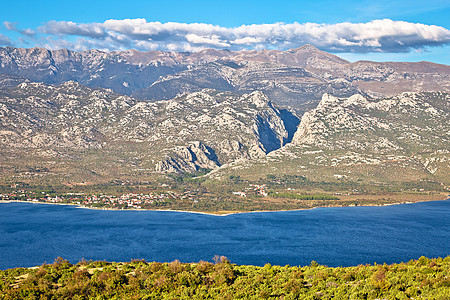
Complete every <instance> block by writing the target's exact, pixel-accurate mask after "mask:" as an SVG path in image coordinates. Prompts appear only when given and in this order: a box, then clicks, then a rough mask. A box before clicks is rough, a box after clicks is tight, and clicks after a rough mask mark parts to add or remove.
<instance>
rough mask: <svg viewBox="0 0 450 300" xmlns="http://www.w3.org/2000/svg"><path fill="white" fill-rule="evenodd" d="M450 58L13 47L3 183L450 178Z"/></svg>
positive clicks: (4, 95)
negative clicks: (194, 176) (178, 176)
mask: <svg viewBox="0 0 450 300" xmlns="http://www.w3.org/2000/svg"><path fill="white" fill-rule="evenodd" d="M449 92H450V67H449V66H446V65H438V64H433V63H429V62H419V63H394V62H390V63H378V62H369V61H360V62H355V63H350V62H348V61H346V60H343V59H341V58H339V57H337V56H335V55H332V54H329V53H326V52H324V51H321V50H319V49H317V48H315V47H313V46H311V45H305V46H303V47H300V48H297V49H292V50H288V51H277V50H258V51H257V50H254V51H235V52H233V51H226V50H212V49H208V50H203V51H200V52H197V53H178V52H160V51H153V52H139V51H136V50H127V51H116V52H102V51H99V50H90V51H83V52H73V51H69V50H54V51H50V50H46V49H41V48H33V49H19V48H10V47H6V48H0V147H1V150H0V159H1V166H0V168H1V174H2V181H3V182H8V183H10V182H15V181H27V182H33V183H40V182H50V183H52V182H58V183H86V182H104V181H108V180H114V179H123V180H142V179H145V178H154V177H158V176H163V174H168V173H169V174H170V173H192V172H196V171H199V170H206V171H211V170H212V172H210V174H209V175H208V176H209V177H210V178H217V179H220V178H226V177H227V176H229V175H230V174H233V175H239V176H247V177H258V176H259V177H261V176H263V177H264V176H267V175H270V174H273V173H276V174H291V175H302V176H306V177H307V178H311V179H314V180H328V181H336V180H353V181H358V180H364V181H369V182H381V181H386V180H394V181H395V180H398V181H417V180H432V181H433V180H434V181H438V182H440V183H442V184H444V185H448V184H449V183H450V178H449V175H448V174H449V170H450V163H449V158H450V155H449V150H448V149H449V139H448V136H449V133H450V127H449V125H448V124H449V123H450V122H449V121H450V117H449V111H450V94H449Z"/></svg>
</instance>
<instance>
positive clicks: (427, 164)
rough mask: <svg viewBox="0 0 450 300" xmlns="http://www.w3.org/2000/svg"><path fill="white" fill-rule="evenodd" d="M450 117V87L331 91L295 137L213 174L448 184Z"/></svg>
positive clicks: (303, 121)
mask: <svg viewBox="0 0 450 300" xmlns="http://www.w3.org/2000/svg"><path fill="white" fill-rule="evenodd" d="M449 124H450V95H449V94H448V93H442V92H435V93H402V94H400V95H397V96H394V97H385V98H379V99H368V98H365V97H363V96H361V95H354V96H351V97H349V98H337V97H333V96H330V95H327V94H326V95H324V96H323V98H322V100H321V102H320V104H319V105H318V106H317V108H315V109H313V110H311V111H309V112H307V113H305V114H304V116H303V117H302V121H301V123H300V125H299V127H298V130H297V132H296V133H295V135H294V137H293V140H292V143H291V144H289V145H286V146H284V147H283V148H281V149H279V150H276V151H274V152H271V153H269V154H268V155H267V156H266V157H265V158H263V159H258V160H254V161H251V162H244V163H241V164H236V165H234V166H233V167H230V168H228V169H224V170H219V171H218V172H216V173H214V174H213V176H218V177H220V176H223V174H229V172H232V173H233V172H235V173H240V174H241V175H242V176H254V174H258V176H263V175H264V174H296V175H304V176H307V177H309V178H314V179H316V180H332V181H333V180H334V181H335V180H353V181H356V180H364V181H366V180H369V181H375V182H387V181H392V182H396V181H414V180H438V181H440V182H442V183H443V184H446V185H448V184H450V176H449V174H450V151H449V145H450V140H449V133H450V126H449ZM221 172H223V173H221Z"/></svg>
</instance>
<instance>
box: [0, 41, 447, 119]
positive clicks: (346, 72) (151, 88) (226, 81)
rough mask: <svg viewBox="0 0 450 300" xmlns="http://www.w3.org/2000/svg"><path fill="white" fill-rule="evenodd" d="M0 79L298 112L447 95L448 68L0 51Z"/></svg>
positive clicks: (307, 56)
mask: <svg viewBox="0 0 450 300" xmlns="http://www.w3.org/2000/svg"><path fill="white" fill-rule="evenodd" d="M0 73H4V74H9V75H15V76H22V77H25V78H27V79H29V80H31V81H37V82H43V83H47V84H60V83H63V82H65V81H69V80H73V81H77V82H79V83H81V84H83V85H86V86H89V87H93V88H97V87H103V88H110V89H112V90H114V91H115V92H117V93H121V94H125V95H133V96H134V97H135V98H139V99H147V100H153V101H156V100H162V99H171V98H173V97H175V96H177V95H180V94H183V93H186V92H198V91H201V90H202V89H203V88H214V89H217V90H222V91H231V92H244V93H248V92H252V91H255V90H261V91H264V92H265V93H266V94H267V95H268V96H269V97H270V98H271V100H272V101H273V102H274V103H276V104H281V105H289V106H292V107H295V108H297V109H298V110H300V111H307V110H309V109H311V108H313V107H314V106H315V105H317V102H318V101H319V100H320V98H321V96H322V94H323V93H330V94H333V95H336V96H339V97H348V96H351V95H353V94H355V93H361V94H363V95H369V96H377V97H380V96H381V97H382V96H393V95H396V94H399V93H402V92H416V91H417V92H419V91H447V92H448V91H450V84H449V82H450V67H449V66H446V65H438V64H433V63H429V62H420V63H377V62H368V61H360V62H356V63H349V62H348V61H346V60H343V59H341V58H339V57H338V56H335V55H332V54H329V53H327V52H324V51H321V50H319V49H317V48H315V47H313V46H311V45H305V46H303V47H300V48H297V49H291V50H287V51H278V50H252V51H227V50H213V49H206V50H203V51H200V52H196V53H181V52H162V51H150V52H139V51H136V50H127V51H114V52H102V51H99V50H89V51H83V52H73V51H69V50H65V49H63V50H54V51H50V50H46V49H41V48H32V49H21V48H11V47H5V48H0Z"/></svg>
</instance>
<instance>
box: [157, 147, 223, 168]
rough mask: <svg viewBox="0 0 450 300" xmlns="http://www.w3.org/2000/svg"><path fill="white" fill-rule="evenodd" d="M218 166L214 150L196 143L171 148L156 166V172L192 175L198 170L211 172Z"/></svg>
mask: <svg viewBox="0 0 450 300" xmlns="http://www.w3.org/2000/svg"><path fill="white" fill-rule="evenodd" d="M218 166H219V162H218V160H217V156H216V154H215V152H214V150H213V149H211V148H209V147H207V146H205V145H203V144H202V142H198V141H197V142H193V143H190V145H189V146H177V147H175V148H172V149H171V153H170V154H169V155H167V156H166V157H165V158H164V159H163V160H161V161H160V162H158V163H157V164H156V171H158V172H169V173H175V172H177V173H178V172H184V173H192V172H195V171H198V170H200V169H210V170H212V169H215V168H217V167H218Z"/></svg>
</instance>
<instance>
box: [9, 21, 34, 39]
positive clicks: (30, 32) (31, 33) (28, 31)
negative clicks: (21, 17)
mask: <svg viewBox="0 0 450 300" xmlns="http://www.w3.org/2000/svg"><path fill="white" fill-rule="evenodd" d="M3 25H5V27H6V29H8V30H11V31H17V32H19V33H21V34H23V35H27V36H30V37H32V36H34V35H35V32H34V31H33V30H31V29H19V28H17V27H16V26H17V23H13V22H8V21H5V22H3Z"/></svg>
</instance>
